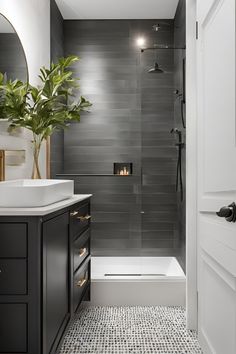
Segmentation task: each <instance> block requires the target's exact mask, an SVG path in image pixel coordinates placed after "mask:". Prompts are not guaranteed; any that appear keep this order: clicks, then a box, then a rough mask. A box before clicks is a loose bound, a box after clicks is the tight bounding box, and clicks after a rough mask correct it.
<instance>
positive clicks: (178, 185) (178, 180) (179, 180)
mask: <svg viewBox="0 0 236 354" xmlns="http://www.w3.org/2000/svg"><path fill="white" fill-rule="evenodd" d="M170 133H171V134H176V136H177V137H178V142H177V143H176V144H175V146H177V148H178V160H177V166H176V168H177V171H176V185H175V187H176V192H177V191H178V190H179V188H180V198H181V201H183V199H184V192H183V178H182V149H183V148H184V146H185V144H184V142H183V140H182V132H181V131H180V130H179V129H177V128H173V129H171V131H170Z"/></svg>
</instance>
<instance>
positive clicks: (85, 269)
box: [73, 260, 90, 311]
mask: <svg viewBox="0 0 236 354" xmlns="http://www.w3.org/2000/svg"><path fill="white" fill-rule="evenodd" d="M89 281H90V260H88V261H87V262H86V263H85V264H83V265H82V266H81V267H80V268H79V269H78V270H77V272H76V273H75V275H74V291H73V309H74V311H76V309H77V307H78V305H79V304H80V302H81V300H82V298H83V295H84V292H85V290H86V288H87V286H88V284H89Z"/></svg>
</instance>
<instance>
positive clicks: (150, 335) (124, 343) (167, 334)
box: [60, 306, 202, 354]
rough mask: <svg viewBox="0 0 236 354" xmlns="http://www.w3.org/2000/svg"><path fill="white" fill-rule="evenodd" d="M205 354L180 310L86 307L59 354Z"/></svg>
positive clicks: (171, 308) (178, 308)
mask: <svg viewBox="0 0 236 354" xmlns="http://www.w3.org/2000/svg"><path fill="white" fill-rule="evenodd" d="M95 353H96V354H97V353H99V354H202V351H201V349H200V347H199V344H198V341H197V336H196V333H195V332H193V331H187V330H186V327H185V311H184V309H183V308H181V307H162V306H158V307H157V306H155V307H141V306H135V307H84V308H82V309H81V310H80V312H79V314H78V315H77V317H76V318H75V321H74V323H73V324H72V326H71V327H70V328H69V331H68V334H67V335H66V337H65V340H64V343H63V345H62V348H61V351H60V354H95Z"/></svg>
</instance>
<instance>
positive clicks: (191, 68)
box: [186, 0, 198, 330]
mask: <svg viewBox="0 0 236 354" xmlns="http://www.w3.org/2000/svg"><path fill="white" fill-rule="evenodd" d="M196 8H197V0H186V117H187V119H186V147H187V148H186V311H187V314H186V315H187V316H186V322H187V328H188V329H192V330H197V323H198V305H197V303H198V296H197V215H198V211H197V210H198V209H197V139H198V136H197V50H196V49H197V48H196V46H197V43H196V31H197V27H196V19H197V11H196Z"/></svg>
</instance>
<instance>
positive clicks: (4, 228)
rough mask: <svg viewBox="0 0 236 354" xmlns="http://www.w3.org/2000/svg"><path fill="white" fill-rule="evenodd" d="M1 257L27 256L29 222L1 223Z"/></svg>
mask: <svg viewBox="0 0 236 354" xmlns="http://www.w3.org/2000/svg"><path fill="white" fill-rule="evenodd" d="M0 257H4V258H14V257H16V258H21V257H22V258H24V257H27V224H23V223H22V224H20V223H11V224H10V223H9V224H8V223H0Z"/></svg>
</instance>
